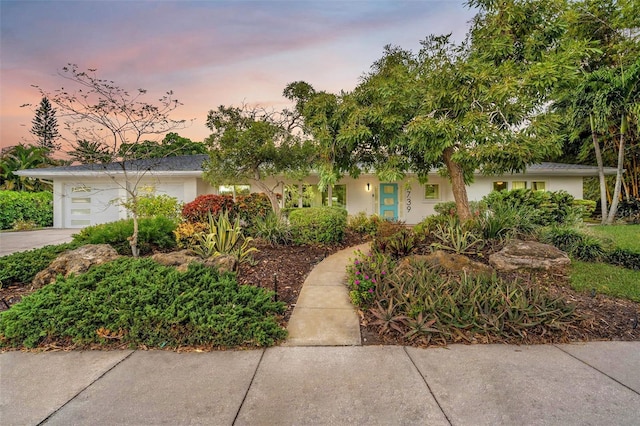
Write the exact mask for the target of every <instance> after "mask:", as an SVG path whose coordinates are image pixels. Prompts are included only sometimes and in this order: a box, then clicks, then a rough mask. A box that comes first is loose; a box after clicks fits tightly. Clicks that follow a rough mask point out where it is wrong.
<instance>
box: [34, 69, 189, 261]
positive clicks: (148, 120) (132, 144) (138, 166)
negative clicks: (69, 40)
mask: <svg viewBox="0 0 640 426" xmlns="http://www.w3.org/2000/svg"><path fill="white" fill-rule="evenodd" d="M59 74H60V76H61V77H62V78H64V79H65V80H66V81H67V83H68V84H69V85H65V87H64V88H61V89H59V90H56V91H54V92H47V91H45V90H44V89H42V88H39V87H38V89H39V90H40V93H41V94H42V96H43V97H46V98H48V99H49V100H50V101H51V102H52V103H53V104H55V105H56V106H57V107H58V109H59V110H60V111H62V112H63V113H64V117H65V119H66V121H65V129H66V131H67V133H68V134H69V135H71V137H70V140H69V142H70V143H71V144H72V145H73V146H74V150H73V151H74V152H75V153H80V154H82V155H83V156H84V157H86V158H89V159H90V160H91V161H90V162H92V163H94V164H96V165H97V166H98V167H99V168H100V167H102V170H103V171H104V173H105V174H106V175H107V176H109V178H110V179H111V181H112V182H113V184H114V185H117V186H119V187H121V188H123V189H124V190H125V191H126V193H127V200H121V201H122V205H123V206H125V207H126V208H127V209H128V210H129V212H130V213H131V217H132V218H133V224H134V227H133V228H134V231H133V235H132V236H131V237H130V238H129V242H130V245H131V251H132V253H133V255H134V256H138V254H139V250H138V212H137V207H138V199H139V198H138V186H139V183H140V182H141V181H142V179H143V178H144V176H145V175H146V174H147V172H148V171H149V170H150V169H151V168H153V166H154V162H153V161H146V162H134V161H133V160H138V159H141V158H144V156H141V155H140V152H139V151H138V150H137V148H136V147H137V145H138V144H139V143H141V142H143V141H144V140H145V139H146V138H147V137H149V136H154V135H163V134H166V133H168V132H171V131H172V130H174V129H178V128H182V127H184V126H185V120H173V119H171V117H170V115H171V113H172V112H173V111H174V110H175V109H176V108H178V107H179V106H180V105H181V104H180V102H178V101H177V100H176V99H174V97H173V92H171V91H169V92H166V93H165V94H164V95H162V96H160V97H159V98H155V100H154V101H152V102H148V101H146V100H145V95H146V94H147V91H146V90H144V89H137V90H135V91H133V92H131V91H128V90H126V89H124V88H122V87H119V86H117V85H116V84H115V83H114V82H113V81H111V80H107V79H103V78H100V77H98V75H97V74H96V70H94V69H89V70H86V71H83V70H81V69H79V68H78V66H77V65H75V64H69V65H68V66H66V67H63V68H62V70H61V72H60V73H59ZM36 87H37V86H36ZM78 155H79V154H78ZM113 164H116V165H117V169H118V170H117V172H115V171H114V169H113ZM108 165H109V166H108Z"/></svg>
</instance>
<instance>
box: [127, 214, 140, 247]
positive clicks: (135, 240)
mask: <svg viewBox="0 0 640 426" xmlns="http://www.w3.org/2000/svg"><path fill="white" fill-rule="evenodd" d="M132 217H133V235H131V236H130V237H129V245H130V246H131V254H132V255H133V257H138V256H140V249H139V248H138V230H139V227H138V213H136V212H133V213H132Z"/></svg>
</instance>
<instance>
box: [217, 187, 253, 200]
mask: <svg viewBox="0 0 640 426" xmlns="http://www.w3.org/2000/svg"><path fill="white" fill-rule="evenodd" d="M250 193H251V186H250V185H220V186H219V187H218V194H219V195H231V196H233V197H234V198H235V197H236V196H237V195H249V194H250Z"/></svg>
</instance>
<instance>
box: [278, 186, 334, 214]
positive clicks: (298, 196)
mask: <svg viewBox="0 0 640 426" xmlns="http://www.w3.org/2000/svg"><path fill="white" fill-rule="evenodd" d="M331 204H332V205H333V206H337V207H346V205H347V186H346V185H333V188H332V191H331ZM328 205H329V191H328V190H327V189H325V190H324V191H320V189H319V188H318V185H287V186H286V187H285V206H286V207H287V208H296V207H320V206H328Z"/></svg>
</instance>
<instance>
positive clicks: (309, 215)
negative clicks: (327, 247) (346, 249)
mask: <svg viewBox="0 0 640 426" xmlns="http://www.w3.org/2000/svg"><path fill="white" fill-rule="evenodd" d="M289 221H290V223H291V232H292V233H293V235H294V239H295V241H296V242H298V243H337V242H340V241H342V238H343V237H344V232H345V230H346V228H347V211H346V210H344V209H342V208H339V207H309V208H304V209H297V210H293V211H292V212H291V213H289Z"/></svg>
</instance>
